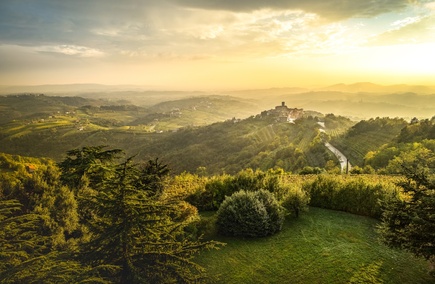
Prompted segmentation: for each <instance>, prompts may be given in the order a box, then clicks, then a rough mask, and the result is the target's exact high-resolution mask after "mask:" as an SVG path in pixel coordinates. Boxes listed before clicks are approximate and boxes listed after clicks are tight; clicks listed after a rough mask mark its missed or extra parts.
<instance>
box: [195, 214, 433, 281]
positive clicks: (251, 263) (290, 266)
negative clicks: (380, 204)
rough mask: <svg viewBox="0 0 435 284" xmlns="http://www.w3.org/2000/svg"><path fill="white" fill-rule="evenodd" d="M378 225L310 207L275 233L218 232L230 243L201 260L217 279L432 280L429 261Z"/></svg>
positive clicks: (206, 254) (365, 219)
mask: <svg viewBox="0 0 435 284" xmlns="http://www.w3.org/2000/svg"><path fill="white" fill-rule="evenodd" d="M203 218H213V217H212V216H207V217H203ZM377 223H378V221H377V220H375V219H372V218H367V217H363V216H358V215H353V214H349V213H344V212H339V211H333V210H327V209H320V208H315V207H311V208H310V210H309V212H307V213H305V214H302V215H301V216H300V218H299V219H295V218H286V222H285V223H284V227H283V229H282V231H281V232H279V233H278V234H276V235H273V236H270V237H265V238H252V239H250V238H234V237H221V236H219V235H213V236H212V237H211V238H212V239H214V240H218V241H221V242H224V243H226V246H224V247H222V248H221V249H220V250H218V251H206V252H203V253H202V254H201V255H200V256H199V257H197V259H196V261H197V262H198V263H200V264H202V265H203V266H204V267H205V268H206V269H207V271H208V273H209V274H210V276H211V277H212V282H214V283H226V284H229V283H307V284H308V283H310V284H311V283H433V278H431V277H430V276H429V274H428V272H427V271H428V270H427V268H428V264H427V262H426V261H424V260H422V259H416V258H415V257H413V256H412V255H411V254H409V253H407V252H405V251H402V250H394V249H391V248H388V247H386V246H385V245H383V244H382V243H381V242H380V241H379V240H378V235H377V232H376V225H377ZM431 281H432V282H431Z"/></svg>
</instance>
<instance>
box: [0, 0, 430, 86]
mask: <svg viewBox="0 0 435 284" xmlns="http://www.w3.org/2000/svg"><path fill="white" fill-rule="evenodd" d="M434 31H435V2H431V1H425V0H421V1H419V0H417V1H408V0H386V1H375V2H358V1H345V2H343V1H341V0H329V1H324V0H313V1H295V0H287V1H282V0H272V1H267V2H266V1H257V0H255V1H248V0H241V1H235V2H229V1H215V0H210V1H199V0H160V1H157V0H127V1H122V2H119V1H114V0H106V1H103V0H95V1H55V0H20V1H2V2H1V3H0V58H1V61H0V63H1V64H0V85H3V86H16V85H25V86H29V85H30V86H32V85H47V84H48V85H59V84H60V85H62V84H102V85H114V86H118V85H134V86H143V87H146V88H148V89H159V90H162V89H170V90H226V89H227V90H246V89H268V88H286V87H307V88H312V87H324V86H330V85H334V84H338V83H343V84H353V83H356V82H373V83H376V84H380V85H394V84H408V85H433V78H435V53H434V52H433V50H435V32H434Z"/></svg>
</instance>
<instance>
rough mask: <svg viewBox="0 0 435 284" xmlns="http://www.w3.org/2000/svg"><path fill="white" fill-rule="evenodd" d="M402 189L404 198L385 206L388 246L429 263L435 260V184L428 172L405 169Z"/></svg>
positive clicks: (383, 227) (383, 231)
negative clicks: (407, 252) (401, 249)
mask: <svg viewBox="0 0 435 284" xmlns="http://www.w3.org/2000/svg"><path fill="white" fill-rule="evenodd" d="M404 174H405V176H406V180H405V181H403V182H400V183H399V185H400V186H401V188H402V189H403V193H404V195H405V196H404V197H403V198H392V199H391V200H389V201H387V202H384V203H383V209H384V211H383V214H382V223H381V225H380V228H379V229H380V232H381V236H382V238H383V240H384V242H385V243H386V244H387V245H389V246H392V247H400V248H404V249H406V250H408V251H410V252H412V253H413V254H415V255H416V256H422V257H424V258H426V259H429V260H432V261H433V260H434V257H435V182H434V180H433V179H431V177H432V176H433V175H431V174H430V172H429V170H428V168H422V167H421V166H420V165H419V164H414V166H412V167H405V168H404Z"/></svg>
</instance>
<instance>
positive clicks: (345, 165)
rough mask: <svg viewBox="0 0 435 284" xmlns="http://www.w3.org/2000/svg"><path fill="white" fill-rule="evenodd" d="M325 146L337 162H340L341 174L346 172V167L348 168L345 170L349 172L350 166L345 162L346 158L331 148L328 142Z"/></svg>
mask: <svg viewBox="0 0 435 284" xmlns="http://www.w3.org/2000/svg"><path fill="white" fill-rule="evenodd" d="M325 146H326V147H327V148H328V149H329V150H330V151H331V152H332V153H334V155H335V156H336V157H337V159H338V161H339V162H340V166H341V172H346V167H349V168H348V169H347V170H348V171H350V169H351V165H350V163H348V162H347V158H346V156H345V155H344V154H343V153H341V152H340V151H338V149H337V148H335V147H334V146H332V145H331V144H330V143H329V142H325Z"/></svg>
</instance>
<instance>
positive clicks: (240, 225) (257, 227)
mask: <svg viewBox="0 0 435 284" xmlns="http://www.w3.org/2000/svg"><path fill="white" fill-rule="evenodd" d="M283 222H284V210H283V208H282V207H281V205H279V203H278V201H277V200H276V199H275V197H274V196H273V194H272V193H270V192H269V191H266V190H258V191H244V190H240V191H238V192H236V193H234V194H233V195H231V196H230V197H226V198H225V200H224V202H223V203H222V204H221V206H220V207H219V210H218V211H217V220H216V225H217V229H218V231H219V233H221V234H223V235H232V236H246V237H264V236H268V235H272V234H275V233H276V232H278V231H280V230H281V228H282V224H283Z"/></svg>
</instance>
